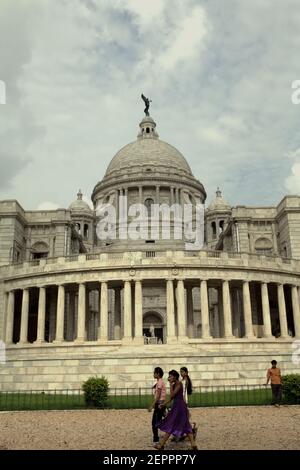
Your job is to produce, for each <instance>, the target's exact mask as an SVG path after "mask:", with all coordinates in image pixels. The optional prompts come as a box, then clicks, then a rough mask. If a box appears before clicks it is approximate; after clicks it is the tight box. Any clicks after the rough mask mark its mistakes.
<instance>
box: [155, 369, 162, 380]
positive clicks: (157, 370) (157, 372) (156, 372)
mask: <svg viewBox="0 0 300 470" xmlns="http://www.w3.org/2000/svg"><path fill="white" fill-rule="evenodd" d="M154 374H158V375H159V376H160V378H162V377H163V375H164V371H163V370H162V368H161V367H155V369H154Z"/></svg>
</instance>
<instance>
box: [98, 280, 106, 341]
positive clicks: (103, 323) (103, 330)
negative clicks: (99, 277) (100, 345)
mask: <svg viewBox="0 0 300 470" xmlns="http://www.w3.org/2000/svg"><path fill="white" fill-rule="evenodd" d="M98 340H99V341H104V342H105V341H107V340H108V288H107V282H101V291H100V336H99V334H98Z"/></svg>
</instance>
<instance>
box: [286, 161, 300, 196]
mask: <svg viewBox="0 0 300 470" xmlns="http://www.w3.org/2000/svg"><path fill="white" fill-rule="evenodd" d="M291 172H292V174H291V175H289V176H288V177H287V178H286V180H285V187H286V189H287V190H288V192H289V193H291V194H297V195H300V163H294V165H293V166H292V168H291Z"/></svg>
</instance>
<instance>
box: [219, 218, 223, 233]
mask: <svg viewBox="0 0 300 470" xmlns="http://www.w3.org/2000/svg"><path fill="white" fill-rule="evenodd" d="M223 230H224V220H220V222H219V233H222V232H223Z"/></svg>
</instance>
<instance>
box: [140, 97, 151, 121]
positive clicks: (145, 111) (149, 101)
mask: <svg viewBox="0 0 300 470" xmlns="http://www.w3.org/2000/svg"><path fill="white" fill-rule="evenodd" d="M141 97H142V100H143V101H144V103H145V106H146V107H145V109H144V113H145V114H146V116H149V107H150V103H152V100H148V98H146V96H144V95H143V93H142V95H141Z"/></svg>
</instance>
